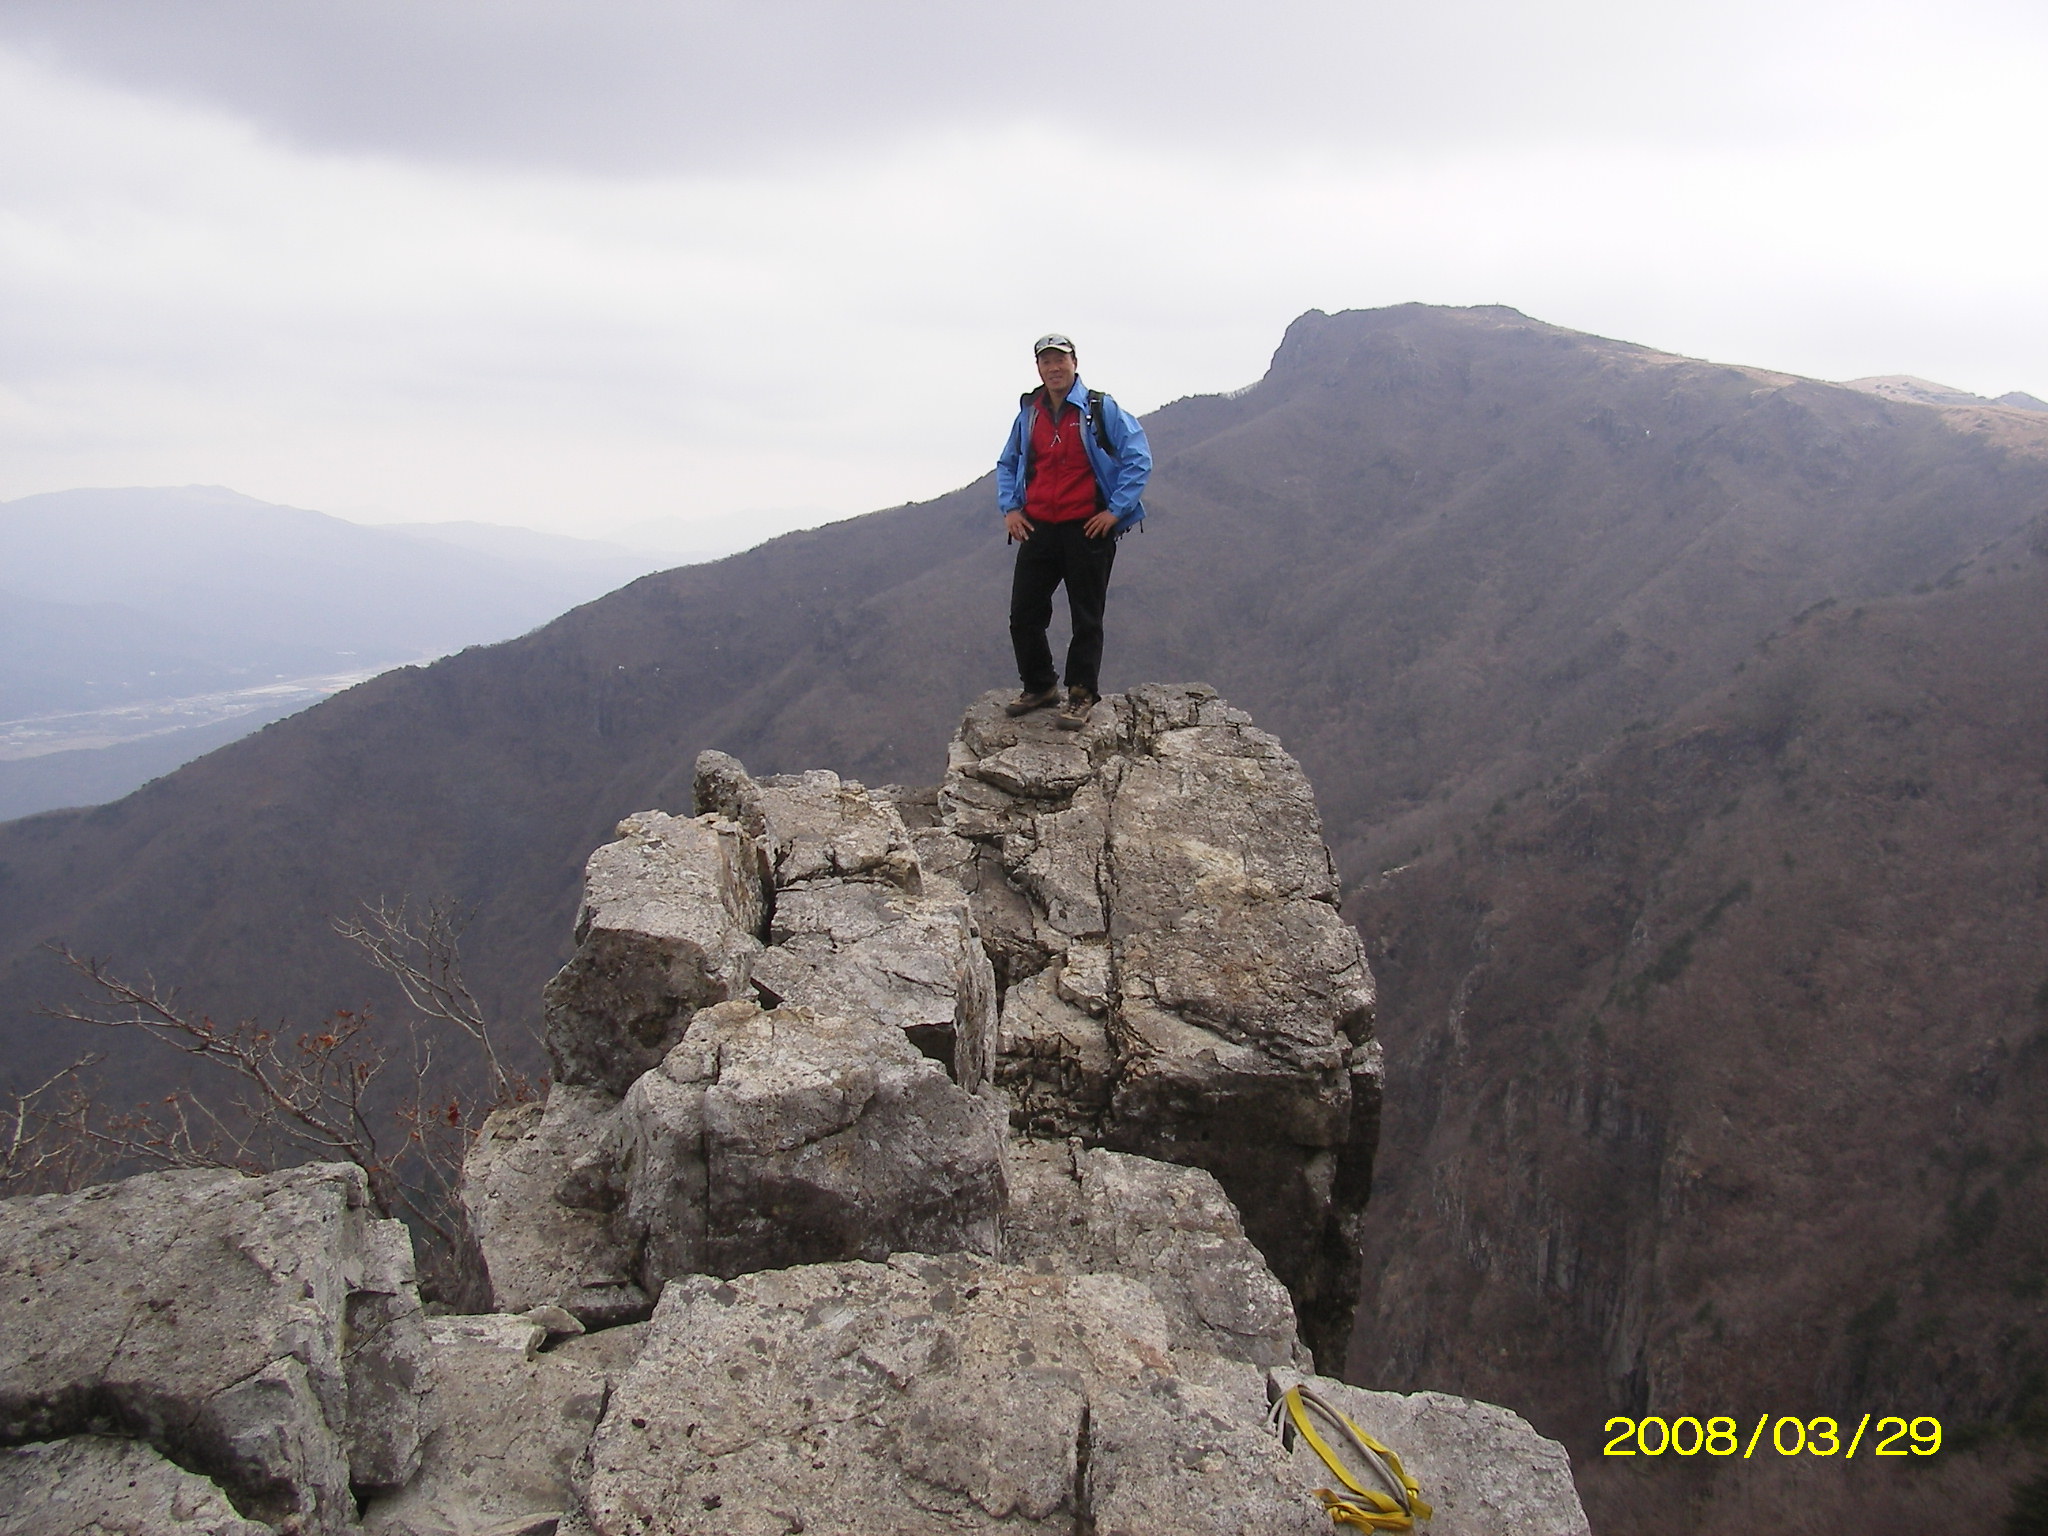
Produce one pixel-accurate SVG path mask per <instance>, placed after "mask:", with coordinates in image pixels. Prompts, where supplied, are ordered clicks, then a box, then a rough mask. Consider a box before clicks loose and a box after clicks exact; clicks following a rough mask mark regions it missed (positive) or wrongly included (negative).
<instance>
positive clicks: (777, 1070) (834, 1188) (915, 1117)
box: [620, 1003, 1005, 1292]
mask: <svg viewBox="0 0 2048 1536" xmlns="http://www.w3.org/2000/svg"><path fill="white" fill-rule="evenodd" d="M620 1114H621V1120H622V1124H623V1126H624V1127H626V1135H627V1136H628V1138H629V1139H628V1141H627V1144H626V1150H625V1152H624V1153H623V1155H622V1157H621V1166H622V1174H623V1179H624V1183H625V1187H626V1190H627V1197H626V1204H625V1207H624V1221H625V1224H626V1227H627V1229H628V1231H629V1232H631V1233H632V1234H634V1236H635V1237H636V1238H637V1240H638V1242H639V1244H640V1247H641V1260H640V1275H641V1282H642V1284H643V1285H645V1286H646V1287H647V1288H648V1290H649V1291H650V1292H652V1291H655V1290H657V1289H658V1288H659V1287H660V1286H662V1285H663V1284H665V1283H667V1282H668V1281H669V1280H671V1279H673V1278H674V1277H676V1276H678V1275H684V1274H713V1275H737V1274H741V1273H744V1272H746V1271H748V1270H756V1269H771V1268H779V1267H782V1266H786V1265H790V1264H802V1263H811V1262H816V1261H819V1260H822V1259H834V1258H846V1257H863V1258H881V1257H886V1256H887V1255H888V1254H889V1253H891V1252H893V1251H895V1250H897V1249H905V1248H907V1249H915V1250H917V1251H919V1252H930V1253H947V1252H952V1251H954V1250H956V1249H958V1250H965V1251H969V1252H978V1253H992V1252H994V1250H995V1246H996V1241H997V1230H998V1222H999V1220H1000V1217H1001V1213H1002V1209H1003V1203H1004V1200H1005V1187H1004V1182H1003V1165H1002V1139H1003V1133H1002V1128H1001V1110H1000V1106H999V1105H998V1104H997V1103H996V1101H995V1100H993V1099H992V1098H985V1097H981V1096H977V1095H974V1094H970V1093H968V1092H966V1091H965V1090H964V1089H962V1088H961V1087H959V1086H958V1085H957V1084H955V1083H954V1082H952V1081H951V1079H949V1078H948V1077H947V1076H946V1074H945V1072H944V1070H943V1069H942V1068H940V1067H939V1066H938V1064H937V1063H935V1062H933V1061H931V1060H930V1059H929V1058H927V1057H925V1056H923V1055H921V1054H920V1053H919V1052H918V1051H917V1050H916V1049H915V1048H914V1047H913V1046H912V1045H911V1044H910V1043H909V1042H908V1040H906V1039H905V1038H904V1035H903V1032H902V1031H901V1030H900V1029H897V1028H895V1027H893V1026H892V1025H889V1024H885V1023H878V1022H876V1021H874V1020H871V1019H863V1018H837V1017H833V1016H831V1015H828V1014H815V1013H811V1012H808V1011H806V1010H800V1009H791V1008H777V1009H775V1010H773V1011H772V1012H763V1011H762V1010H761V1009H759V1008H757V1007H755V1006H753V1005H752V1004H749V1003H727V1004H725V1005H723V1006H721V1007H718V1008H713V1009H710V1010H708V1011H706V1012H705V1013H703V1014H700V1015H699V1016H698V1018H697V1019H696V1020H695V1021H694V1022H693V1023H692V1024H691V1026H690V1031H689V1033H688V1034H687V1035H685V1036H684V1037H683V1040H682V1043H681V1044H679V1045H678V1046H677V1047H676V1048H675V1049H674V1050H672V1051H671V1052H670V1053H669V1054H668V1056H667V1057H666V1058H665V1059H664V1060H663V1062H662V1064H661V1069H660V1070H659V1071H658V1072H651V1073H648V1074H647V1075H646V1076H645V1077H642V1078H641V1079H640V1080H639V1081H638V1082H637V1083H635V1084H634V1085H633V1091H632V1092H631V1093H629V1094H628V1095H627V1096H626V1100H625V1102H624V1104H623V1105H622V1106H621V1108H620Z"/></svg>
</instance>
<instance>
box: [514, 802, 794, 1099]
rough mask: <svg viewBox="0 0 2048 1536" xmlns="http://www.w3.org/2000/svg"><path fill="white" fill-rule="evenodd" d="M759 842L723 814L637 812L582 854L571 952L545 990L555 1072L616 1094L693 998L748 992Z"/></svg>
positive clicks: (683, 1023) (759, 901)
mask: <svg viewBox="0 0 2048 1536" xmlns="http://www.w3.org/2000/svg"><path fill="white" fill-rule="evenodd" d="M768 905H769V887H768V884H767V874H766V870H765V869H764V867H763V860H762V856H761V851H760V847H759V845H758V844H757V843H756V842H755V841H754V840H753V839H752V838H751V837H749V836H748V835H747V834H746V833H744V832H742V831H741V830H740V828H739V827H738V826H736V825H734V824H733V823H732V822H730V821H725V820H722V819H721V818H718V817H715V816H699V817H696V818H694V819H686V818H683V817H679V816H669V815H665V814H663V813H662V812H660V811H644V812H642V813H641V814H639V815H637V816H628V817H627V818H626V819H625V820H624V821H622V822H620V823H619V840H618V841H617V842H615V843H607V844H605V845H604V846H603V847H602V848H600V849H598V850H597V852H595V853H593V854H592V855H591V856H590V862H589V864H588V865H587V866H586V868H585V870H584V876H583V907H582V910H581V912H580V913H579V915H578V916H577V919H576V953H575V955H574V956H573V957H572V958H571V959H570V961H569V963H568V964H567V965H566V966H564V967H563V968H562V970H561V972H560V973H559V974H558V975H557V976H556V977H555V979H554V980H553V981H551V982H549V983H548V985H547V989H546V991H545V993H544V994H543V1001H544V1016H545V1019H546V1033H547V1046H548V1054H549V1055H550V1056H551V1057H552V1058H553V1060H554V1064H555V1081H556V1082H558V1083H568V1084H571V1085H576V1086H590V1087H597V1088H602V1089H604V1090H605V1091H606V1092H608V1093H610V1094H611V1095H612V1096H613V1097H614V1098H616V1097H618V1096H619V1095H620V1094H623V1093H624V1092H625V1091H626V1090H627V1089H628V1088H630V1087H631V1086H632V1084H633V1079H634V1078H636V1077H638V1076H639V1075H640V1074H641V1073H642V1072H645V1071H647V1070H648V1069H649V1068H651V1067H653V1066H654V1064H655V1063H656V1062H658V1061H660V1060H661V1058H662V1056H663V1054H664V1053H666V1052H667V1050H668V1048H669V1047H670V1046H671V1045H674V1044H675V1043H676V1041H678V1040H680V1039H681V1038H682V1035H683V1031H684V1029H686V1028H687V1027H688V1026H689V1022H690V1018H691V1015H692V1014H694V1013H695V1012H696V1010H697V1009H699V1008H704V1007H709V1006H710V1005H711V1004H713V1003H722V1002H724V1001H725V1000H726V999H727V998H730V997H744V996H748V995H750V994H749V993H748V991H747V977H748V974H749V972H750V971H751V969H752V967H753V963H754V957H755V956H756V955H758V954H759V953H760V951H761V939H762V935H763V933H764V932H765V930H766V927H767V919H768Z"/></svg>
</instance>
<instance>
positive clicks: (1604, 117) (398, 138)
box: [0, 0, 2048, 536]
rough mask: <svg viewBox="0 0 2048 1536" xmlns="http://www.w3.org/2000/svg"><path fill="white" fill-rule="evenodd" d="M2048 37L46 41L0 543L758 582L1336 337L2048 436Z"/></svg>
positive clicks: (919, 7) (1127, 16)
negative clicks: (1599, 361) (1040, 342)
mask: <svg viewBox="0 0 2048 1536" xmlns="http://www.w3.org/2000/svg"><path fill="white" fill-rule="evenodd" d="M2044 102H2048V5H2043V4H2042V3H2041V0H1945V3H1940V4H1934V3H1918V0H1915V3H1887V0H1855V3H1836V0H1714V3H1712V4H1681V5H1654V4H1646V3H1644V0H1436V3H1434V4H1431V5H1427V6H1423V5H1417V4H1415V3H1414V0H1403V3H1400V4H1389V3H1380V0H1360V3H1351V4H1335V3H1331V4H1292V5H1290V4H1285V3H1278V4H1268V5H1266V6H1264V7H1260V8H1254V7H1249V6H1244V5H1239V4H1228V5H1226V4H1221V3H1209V0H1170V3H1169V0H1121V3H1120V0H1097V3H1094V4H1091V5H1072V6H1056V7H1023V8H1019V7H1015V6H996V5H993V4H985V3H976V0H846V3H819V0H753V3H748V4H741V3H737V0H727V3H726V4H722V5H717V6H711V5H699V4H694V3H688V0H665V3H659V4H656V3H631V0H575V3H568V0H553V3H540V0H180V3H178V4H176V5H169V4H164V3H162V0H0V499H8V498H12V497H15V496H20V495H26V494H29V493H31V492H36V491H46V490H59V489H68V488H71V487H77V486H89V485H152V484H187V483H211V484H222V485H228V486H232V487H234V488H235V489H237V490H241V491H245V492H247V493H249V494H251V495H255V496H260V497H263V498H265V499H268V500H273V501H281V502H288V503H291V504H294V505H298V506H305V507H312V508H316V509H319V510H322V511H329V512H336V513H340V514H342V515H344V516H349V517H355V518H358V519H360V520H364V521H388V520H400V519H405V520H439V519H447V518H476V519H482V520H486V521H494V522H505V523H517V524H523V525H526V526H530V527H536V528H545V529H550V530H554V531H558V532H564V533H581V534H587V535H592V536H607V535H615V534H617V533H618V532H619V531H621V530H623V529H625V528H627V527H629V526H630V525H632V524H634V523H635V522H637V521H640V520H643V519H650V518H680V519H685V520H689V521H712V522H717V523H721V524H727V525H729V524H730V522H731V520H732V519H733V518H735V517H738V516H743V517H745V518H746V519H748V520H749V521H750V523H751V525H752V526H754V527H757V528H758V530H759V531H760V533H761V534H762V535H763V536H765V535H766V534H768V533H772V532H777V531H780V530H781V529H783V528H785V527H788V526H791V525H793V524H794V523H795V522H797V521H799V520H808V521H821V520H823V519H824V518H825V517H827V516H848V515H851V514H854V513H858V512H864V511H869V510H872V509H874V508H876V507H881V506H888V505H893V504H896V503H899V502H902V501H907V500H918V499H924V498H927V497H930V496H934V495H937V494H939V493H941V492H943V491H946V490H948V489H951V488H953V487H955V486H958V485H961V484H964V483H966V482H967V481H969V480H971V479H973V478H974V477H975V476H977V475H978V474H980V473H981V472H982V471H983V470H984V469H986V468H987V467H988V465H989V463H990V462H991V460H992V459H993V457H994V454H995V450H996V448H997V446H998V445H999V443H1000V441H1001V438H1002V434H1003V431H1004V428H1005V426H1006V424H1007V420H1008V416H1009V414H1010V412H1011V411H1012V410H1013V409H1014V405H1015V399H1016V393H1017V391H1018V390H1020V389H1022V388H1024V387H1026V386H1027V385H1029V384H1030V383H1032V382H1033V375H1032V372H1031V367H1030V358H1029V343H1030V340H1031V338H1032V336H1034V335H1035V334H1037V333H1038V332H1040V331H1043V330H1048V329H1060V330H1065V331H1068V332H1069V333H1070V334H1072V335H1073V336H1074V337H1075V339H1076V341H1077V342H1078V343H1079V345H1080V349H1081V361H1082V371H1083V375H1084V377H1086V378H1087V380H1088V381H1089V382H1090V383H1091V384H1094V385H1096V386H1098V387H1102V388H1107V389H1109V390H1111V391H1113V392H1114V393H1115V394H1116V395H1117V396H1118V397H1119V399H1121V400H1123V401H1124V403H1125V404H1127V405H1129V406H1131V407H1132V408H1134V409H1137V410H1140V411H1143V410H1149V409H1152V408H1153V407H1155V406H1158V405H1161V404H1163V403H1165V402H1166V401H1168V400H1171V399H1175V398H1177V397H1179V396H1182V395H1187V394H1195V393H1203V392H1208V391H1214V390H1222V389H1232V388H1236V387H1238V386H1240V385H1243V384H1246V383H1249V382H1251V381H1252V380H1253V379H1255V378H1257V377H1258V376H1259V374H1260V373H1261V372H1262V371H1263V370H1264V368H1265V366H1266V363H1267V360H1268V359H1269V357H1270V356H1271V354H1272V351H1273V348H1274V346H1275V345H1276V344H1277V342H1278V340H1279V338H1280V334H1281V331H1282V330H1283V329H1284V327H1285V326H1286V324H1287V322H1288V321H1289V320H1291V319H1293V318H1294V317H1295V316H1296V315H1298V314H1300V313H1301V312H1302V311H1304V310H1307V309H1310V308H1320V309H1326V310H1337V309H1348V308H1364V307H1372V306H1377V305H1383V304H1394V303H1401V302H1404V301H1408V300H1423V301H1427V302H1430V303H1442V304H1479V303H1502V304H1510V305H1513V306H1514V307H1516V308H1518V309H1521V310H1523V311H1525V312H1527V313H1529V314H1531V315H1534V316H1536V317H1538V318H1540V319H1544V320H1548V321H1552V322H1555V323H1557V324H1561V325H1568V326H1573V327H1576V328H1579V329H1582V330H1588V331H1594V332H1598V333H1600V334H1602V335H1608V336H1615V337H1621V338H1624V339H1627V340H1630V341H1638V342H1643V343H1646V344H1648V345H1652V346H1656V347H1661V348H1665V349H1667V350H1670V351H1675V352H1683V353H1688V354H1692V355H1696V356H1705V357H1712V358H1716V359H1720V360H1723V361H1729V362H1743V363H1754V364H1760V365H1764V366H1768V367H1773V368H1781V369H1785V370H1788V371H1791V372H1796V373H1803V374H1809V375H1813V376H1816V377H1821V378H1832V379H1844V378H1851V377H1855V376H1858V375H1863V374H1872V373H1913V374H1920V375H1923V376H1925V377H1929V378H1933V379H1937V380H1940V381H1942V382H1945V383H1949V384H1954V385H1957V386H1960V387H1962V388H1965V389H1970V390H1974V391H1977V392H1979V393H1984V394H1992V395H1996V394H2001V393H2004V392H2005V391H2007V390H2010V389H2024V390H2029V391H2031V392H2033V393H2035V394H2037V395H2042V396H2044V397H2048V283H2044V281H2043V276H2042V274H2043V271H2044V267H2048V261H2044V250H2048V240H2044V236H2048V211H2044V201H2048V200H2044V198H2043V195H2042V185H2043V181H2044V176H2043V171H2042V165H2043V158H2042V156H2043V149H2044V144H2048V134H2044V125H2043V110H2044V109H2043V104H2044Z"/></svg>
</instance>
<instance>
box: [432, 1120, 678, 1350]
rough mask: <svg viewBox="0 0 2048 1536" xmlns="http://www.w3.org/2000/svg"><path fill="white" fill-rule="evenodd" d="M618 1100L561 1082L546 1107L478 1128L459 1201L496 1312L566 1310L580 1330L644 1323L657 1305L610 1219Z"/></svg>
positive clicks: (615, 1202)
mask: <svg viewBox="0 0 2048 1536" xmlns="http://www.w3.org/2000/svg"><path fill="white" fill-rule="evenodd" d="M618 1107H619V1106H618V1101H617V1100H616V1099H614V1098H612V1097H611V1096H610V1095H609V1094H607V1093H605V1092H604V1091H603V1090H602V1089H597V1088H579V1087H577V1086H575V1085H574V1084H566V1083H558V1084H556V1085H555V1087H554V1089H553V1090H552V1091H551V1092H550V1093H549V1094H548V1097H547V1102H546V1103H545V1104H541V1103H526V1104H514V1105H509V1106H507V1107H506V1108H504V1109H500V1110H496V1111H494V1112H493V1113H492V1115H491V1117H490V1119H488V1120H487V1121H485V1122H484V1127H483V1131H482V1133H481V1134H479V1135H478V1137H477V1139H476V1140H475V1142H473V1143H472V1144H471V1146H470V1149H469V1156H468V1157H467V1158H466V1159H465V1160H464V1162H463V1167H462V1190H461V1195H462V1204H463V1209H464V1211H465V1212H466V1213H467V1215H468V1218H469V1229H470V1232H471V1235H472V1236H474V1237H475V1239H476V1243H477V1248H478V1250H479V1251H480V1252H481V1253H482V1255H483V1260H484V1271H485V1274H486V1276H487V1278H488V1281H489V1285H490V1295H491V1305H492V1306H493V1307H494V1308H495V1309H497V1310H498V1311H500V1312H524V1311H526V1310H528V1309H529V1308H532V1307H538V1306H544V1305H552V1306H558V1307H562V1308H563V1309H565V1310H566V1311H568V1312H569V1313H571V1314H572V1315H573V1316H574V1317H576V1318H577V1319H578V1320H579V1321H580V1322H582V1323H583V1324H584V1325H585V1326H586V1327H590V1328H609V1327H613V1326H616V1325H617V1324H620V1323H630V1322H638V1321H642V1320H644V1319H645V1318H646V1317H647V1316H648V1314H649V1313H651V1312H652V1311H653V1310H654V1299H653V1298H652V1297H651V1296H649V1295H648V1294H647V1292H646V1291H644V1290H643V1289H641V1286H640V1282H639V1280H638V1279H637V1278H636V1277H637V1274H638V1271H639V1267H640V1263H639V1250H638V1248H637V1247H636V1246H635V1245H634V1244H633V1243H632V1242H630V1241H628V1240H627V1239H626V1237H625V1236H624V1235H623V1234H622V1233H621V1232H620V1231H619V1229H618V1224H617V1222H616V1221H615V1220H614V1219H613V1215H614V1212H616V1211H617V1209H618V1207H619V1205H620V1204H621V1203H622V1201H623V1195H622V1193H621V1191H620V1190H619V1188H618V1183H617V1177H618V1176H617V1167H616V1156H615V1152H616V1145H617V1142H618V1133H617V1130H616V1125H617V1121H618Z"/></svg>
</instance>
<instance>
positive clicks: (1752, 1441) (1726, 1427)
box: [1601, 1413, 1941, 1460]
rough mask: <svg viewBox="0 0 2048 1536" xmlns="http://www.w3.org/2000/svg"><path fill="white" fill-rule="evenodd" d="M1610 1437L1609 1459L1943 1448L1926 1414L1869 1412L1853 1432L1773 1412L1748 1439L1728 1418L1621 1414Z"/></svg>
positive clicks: (1903, 1452)
mask: <svg viewBox="0 0 2048 1536" xmlns="http://www.w3.org/2000/svg"><path fill="white" fill-rule="evenodd" d="M1766 1432H1768V1434H1767V1433H1766ZM1845 1435H1846V1436H1847V1438H1846V1439H1845V1438H1844V1436H1845ZM1607 1436H1608V1439H1607V1444H1606V1445H1605V1446H1604V1447H1603V1448H1602V1451H1601V1454H1602V1455H1606V1456H1664V1455H1671V1456H1742V1457H1745V1458H1746V1457H1749V1456H1753V1455H1755V1454H1756V1452H1757V1450H1758V1449H1759V1448H1760V1447H1763V1448H1767V1449H1769V1450H1771V1451H1775V1452H1776V1453H1777V1454H1778V1455H1780V1456H1840V1457H1842V1458H1843V1459H1845V1460H1846V1459H1847V1458H1849V1457H1851V1456H1854V1455H1855V1454H1856V1453H1857V1452H1858V1451H1859V1450H1861V1451H1863V1452H1864V1454H1866V1455H1871V1456H1932V1455H1933V1454H1934V1453H1935V1452H1936V1451H1938V1450H1940V1449H1941V1420H1939V1419H1935V1418H1928V1417H1925V1416H1922V1417H1920V1418H1917V1419H1903V1418H1900V1417H1899V1416H1898V1415H1896V1414H1886V1415H1885V1416H1884V1417H1882V1418H1876V1419H1874V1418H1873V1415H1871V1414H1867V1413H1866V1414H1864V1415H1863V1417H1862V1419H1861V1420H1860V1421H1859V1422H1858V1423H1857V1425H1856V1427H1855V1429H1854V1430H1853V1431H1851V1430H1846V1429H1845V1428H1844V1427H1843V1425H1842V1424H1841V1423H1839V1422H1837V1421H1836V1420H1834V1419H1831V1418H1827V1417H1825V1416H1823V1417H1820V1418H1814V1419H1795V1418H1793V1417H1792V1416H1791V1415H1790V1414H1781V1415H1779V1417H1778V1418H1777V1420H1776V1422H1775V1423H1774V1422H1772V1417H1771V1415H1770V1414H1768V1413H1767V1414H1764V1415H1763V1416H1762V1417H1761V1418H1759V1419H1758V1420H1757V1421H1756V1427H1755V1428H1754V1429H1752V1430H1750V1432H1749V1434H1748V1435H1747V1436H1746V1437H1745V1436H1744V1435H1743V1433H1742V1426H1741V1425H1739V1424H1737V1423H1736V1422H1735V1420H1733V1419H1731V1418H1728V1417H1727V1416H1725V1415H1720V1416H1716V1417H1714V1418H1711V1419H1707V1420H1705V1421H1701V1420H1699V1419H1696V1418H1694V1417H1693V1416H1692V1415H1690V1414H1687V1415H1685V1416H1684V1417H1682V1418H1676V1419H1666V1418H1662V1417H1660V1416H1658V1415H1656V1414H1652V1415H1650V1416H1648V1417H1646V1418H1639V1419H1636V1418H1626V1417H1623V1416H1622V1415H1619V1414H1617V1415H1616V1416H1615V1417H1613V1418H1611V1419H1609V1420H1608V1421H1607Z"/></svg>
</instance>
